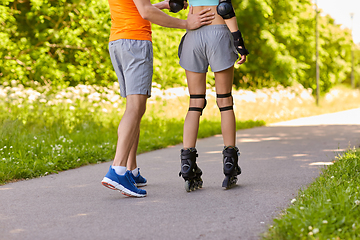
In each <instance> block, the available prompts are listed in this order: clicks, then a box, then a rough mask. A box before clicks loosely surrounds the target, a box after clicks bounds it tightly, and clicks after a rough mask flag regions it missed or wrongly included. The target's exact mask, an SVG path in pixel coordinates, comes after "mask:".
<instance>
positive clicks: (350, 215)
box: [263, 149, 360, 240]
mask: <svg viewBox="0 0 360 240" xmlns="http://www.w3.org/2000/svg"><path fill="white" fill-rule="evenodd" d="M359 186H360V149H357V150H355V149H353V150H349V151H347V152H346V153H345V154H343V155H342V156H339V157H338V159H337V160H336V161H334V164H333V165H330V166H328V167H326V168H325V169H323V172H322V174H321V175H320V176H319V177H318V178H317V179H316V180H315V181H314V182H313V183H312V184H311V185H310V186H309V187H308V188H306V189H305V190H300V191H299V193H298V196H297V197H296V198H295V199H293V200H292V201H291V202H292V203H293V204H292V205H291V206H290V207H289V208H287V209H286V210H285V211H284V213H283V214H282V215H281V216H280V217H279V218H277V219H275V220H274V223H273V225H272V226H270V228H269V231H268V232H267V233H265V235H264V237H263V239H264V240H265V239H266V240H270V239H271V240H272V239H274V240H275V239H276V240H282V239H331V240H332V239H334V240H340V239H346V240H348V239H354V240H355V239H360V217H359V216H360V194H359V192H360V187H359Z"/></svg>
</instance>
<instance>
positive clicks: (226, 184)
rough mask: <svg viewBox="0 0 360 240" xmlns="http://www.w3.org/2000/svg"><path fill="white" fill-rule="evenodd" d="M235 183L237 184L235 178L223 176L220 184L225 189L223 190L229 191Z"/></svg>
mask: <svg viewBox="0 0 360 240" xmlns="http://www.w3.org/2000/svg"><path fill="white" fill-rule="evenodd" d="M236 182H237V177H236V176H232V177H230V176H225V179H224V181H223V183H222V186H223V187H224V188H225V189H230V188H232V187H234V186H235V185H236Z"/></svg>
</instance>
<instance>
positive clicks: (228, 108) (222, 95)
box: [216, 92, 234, 112]
mask: <svg viewBox="0 0 360 240" xmlns="http://www.w3.org/2000/svg"><path fill="white" fill-rule="evenodd" d="M216 97H217V98H228V97H232V95H231V92H229V93H225V94H216ZM233 109H234V107H233V106H232V105H231V106H227V107H219V110H220V112H223V111H229V110H233Z"/></svg>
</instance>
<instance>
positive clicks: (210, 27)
mask: <svg viewBox="0 0 360 240" xmlns="http://www.w3.org/2000/svg"><path fill="white" fill-rule="evenodd" d="M219 29H220V30H221V29H228V27H227V25H226V24H216V25H205V26H202V27H200V28H198V29H194V30H186V31H187V32H192V31H208V30H219Z"/></svg>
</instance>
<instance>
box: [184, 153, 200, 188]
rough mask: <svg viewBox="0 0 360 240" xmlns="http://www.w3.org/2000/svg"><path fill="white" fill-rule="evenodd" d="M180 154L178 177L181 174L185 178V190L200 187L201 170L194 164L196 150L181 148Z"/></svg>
mask: <svg viewBox="0 0 360 240" xmlns="http://www.w3.org/2000/svg"><path fill="white" fill-rule="evenodd" d="M180 156H181V171H180V172H179V177H180V176H182V177H183V178H184V180H185V190H186V191H187V192H190V191H194V190H196V189H199V188H202V185H203V180H202V179H201V175H202V171H201V169H200V168H199V167H198V166H197V164H196V157H197V156H198V154H197V150H196V149H195V148H189V149H181V155H180Z"/></svg>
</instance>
